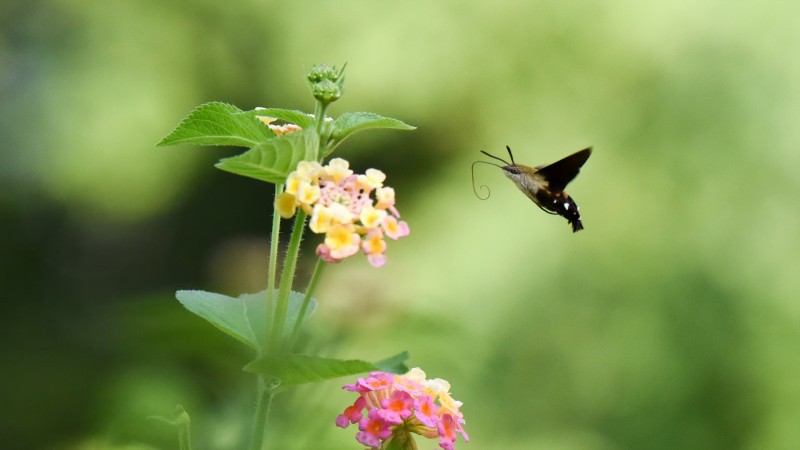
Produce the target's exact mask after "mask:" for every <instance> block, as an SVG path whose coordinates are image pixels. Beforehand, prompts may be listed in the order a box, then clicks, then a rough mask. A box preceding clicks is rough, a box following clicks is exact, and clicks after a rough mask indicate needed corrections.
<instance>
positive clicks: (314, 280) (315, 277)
mask: <svg viewBox="0 0 800 450" xmlns="http://www.w3.org/2000/svg"><path fill="white" fill-rule="evenodd" d="M326 265H327V264H326V263H325V261H323V260H322V258H319V259H317V265H316V266H314V273H313V274H312V275H311V281H309V282H308V288H307V289H306V294H305V296H303V306H301V307H300V312H299V313H298V314H297V320H296V321H295V323H294V329H293V330H292V337H291V339H290V340H289V343H290V344H294V342H295V341H296V340H297V336H298V335H299V334H300V326H301V325H302V324H303V320H304V319H305V315H306V310H307V309H308V305H309V303H311V296H312V295H314V291H315V290H316V289H317V284H318V283H319V279H320V277H321V276H322V271H323V269H324V268H325V266H326Z"/></svg>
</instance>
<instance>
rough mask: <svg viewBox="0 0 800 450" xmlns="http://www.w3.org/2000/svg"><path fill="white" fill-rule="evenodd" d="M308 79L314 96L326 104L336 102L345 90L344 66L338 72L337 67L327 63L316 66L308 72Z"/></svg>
mask: <svg viewBox="0 0 800 450" xmlns="http://www.w3.org/2000/svg"><path fill="white" fill-rule="evenodd" d="M345 66H346V64H345ZM308 81H309V83H310V85H311V93H312V94H313V95H314V98H316V99H317V100H319V101H320V102H321V103H323V104H325V105H327V104H328V103H331V102H335V101H336V100H338V99H339V97H341V96H342V92H344V67H342V70H340V71H338V72H337V71H336V67H328V66H326V65H325V64H320V65H318V66H314V67H313V68H312V69H311V71H310V72H309V73H308Z"/></svg>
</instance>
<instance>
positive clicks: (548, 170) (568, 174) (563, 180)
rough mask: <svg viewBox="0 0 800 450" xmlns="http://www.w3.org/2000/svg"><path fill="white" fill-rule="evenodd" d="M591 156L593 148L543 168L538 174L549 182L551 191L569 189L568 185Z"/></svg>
mask: <svg viewBox="0 0 800 450" xmlns="http://www.w3.org/2000/svg"><path fill="white" fill-rule="evenodd" d="M591 154H592V147H589V148H585V149H583V150H581V151H579V152H577V153H573V154H571V155H569V156H567V157H566V158H564V159H561V160H558V161H556V162H554V163H553V164H550V165H549V166H544V167H542V168H541V169H539V170H538V173H539V174H541V175H542V176H544V178H545V180H547V182H548V188H549V189H550V191H552V192H559V191H563V190H564V188H565V187H567V184H568V183H569V182H570V181H572V179H573V178H575V176H577V175H578V172H580V170H581V166H583V164H584V163H585V162H586V160H587V159H589V156H590V155H591Z"/></svg>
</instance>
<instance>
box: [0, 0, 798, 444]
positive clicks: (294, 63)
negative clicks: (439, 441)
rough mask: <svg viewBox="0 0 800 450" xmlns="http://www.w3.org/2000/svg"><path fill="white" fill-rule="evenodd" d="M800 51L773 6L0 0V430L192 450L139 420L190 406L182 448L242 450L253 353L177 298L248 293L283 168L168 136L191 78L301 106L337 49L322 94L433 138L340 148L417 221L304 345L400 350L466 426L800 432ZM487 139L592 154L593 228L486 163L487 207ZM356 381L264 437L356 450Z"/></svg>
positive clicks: (500, 432)
mask: <svg viewBox="0 0 800 450" xmlns="http://www.w3.org/2000/svg"><path fill="white" fill-rule="evenodd" d="M798 55H800V7H799V6H797V3H796V2H790V1H785V2H782V1H765V2H717V1H713V0H696V1H691V2H689V1H676V2H639V1H635V0H627V1H626V0H619V1H568V2H560V1H534V2H517V1H505V0H500V1H493V2H478V1H456V0H450V1H438V2H425V1H420V0H408V1H403V2H363V1H353V0H342V1H337V2H314V1H308V0H299V1H292V2H286V3H277V2H261V1H243V2H233V3H231V2H218V1H210V0H191V1H188V0H187V1H152V0H151V1H147V0H139V1H122V2H88V1H83V2H81V1H77V2H76V1H65V0H51V1H26V0H5V1H3V2H2V3H0V152H2V153H1V154H2V163H0V226H2V229H1V230H0V231H2V232H1V233H0V244H1V245H2V251H1V252H0V277H1V278H2V303H1V305H2V306H0V308H2V310H0V311H1V314H2V317H1V319H0V320H2V323H1V324H0V325H1V328H0V329H2V333H3V336H2V340H1V341H0V348H2V361H3V363H2V369H0V404H1V405H2V407H0V447H1V448H7V449H64V450H110V449H127V450H133V449H137V450H146V449H169V448H177V439H176V436H175V433H174V431H173V430H171V429H169V427H167V426H164V425H163V424H161V423H158V422H155V421H148V420H147V419H146V417H147V416H148V415H154V414H157V415H169V414H170V413H171V412H172V410H173V408H174V406H175V405H176V404H178V403H180V404H183V405H184V406H185V407H186V408H187V410H188V411H189V413H190V414H191V415H192V418H193V424H194V427H193V434H194V444H195V448H196V449H223V450H225V449H238V448H243V444H242V441H241V438H242V436H245V435H246V433H247V432H248V427H249V425H250V415H251V413H252V408H253V399H252V393H253V387H254V386H253V385H254V380H253V379H252V378H251V377H250V376H249V375H247V374H244V373H242V372H241V370H240V368H241V367H242V366H243V365H244V364H245V363H246V362H247V361H248V357H249V356H250V355H248V354H247V353H246V352H245V351H243V350H242V349H241V348H239V346H238V344H237V343H235V342H234V341H233V340H232V339H230V338H228V337H227V336H224V335H222V334H221V333H219V332H217V331H216V330H215V329H213V328H212V327H211V326H210V325H208V324H206V323H205V322H203V321H202V320H201V319H199V318H197V317H195V316H192V315H191V314H189V313H188V312H186V311H184V310H182V308H181V306H180V305H179V304H178V302H177V301H175V300H174V297H173V293H174V291H175V290H177V289H185V288H195V289H206V290H213V291H217V292H223V293H227V294H230V295H237V294H238V293H241V292H254V291H257V290H260V289H262V288H263V287H264V286H265V284H266V281H265V274H266V265H267V259H266V258H267V248H268V235H269V224H270V217H271V198H272V190H271V186H269V185H267V184H265V183H261V182H258V181H255V180H250V179H245V178H242V177H237V176H234V175H231V174H228V173H224V172H221V171H218V170H216V169H214V168H213V166H212V165H213V163H214V162H215V161H216V160H217V159H219V158H222V157H225V156H229V155H232V154H235V153H236V152H237V150H236V149H226V148H195V147H191V146H182V147H168V148H156V147H155V143H156V142H158V141H159V140H160V139H161V138H162V137H163V136H165V135H166V134H167V133H169V131H171V130H172V128H173V127H174V126H175V125H176V124H177V123H178V122H179V121H180V119H181V118H182V117H184V116H185V115H186V114H187V113H188V112H189V111H190V110H191V109H192V108H193V107H195V106H196V105H198V104H200V103H203V102H206V101H212V100H219V101H226V102H229V103H232V104H235V105H237V106H238V107H240V108H242V109H251V108H253V107H256V106H275V107H287V108H296V109H303V110H307V111H310V110H312V109H313V102H312V98H311V97H310V95H309V94H308V91H307V86H306V84H305V81H304V78H303V76H304V74H305V73H306V71H307V70H308V69H309V68H310V67H311V66H313V65H314V64H317V63H327V64H330V65H334V64H335V65H338V66H341V64H343V63H344V62H347V64H348V66H347V81H346V88H347V92H346V94H345V96H344V97H343V98H342V100H340V101H339V102H338V103H336V104H334V106H333V107H332V109H331V111H330V112H331V114H332V115H334V116H336V115H338V114H341V113H342V112H345V111H374V112H378V113H380V114H384V115H387V116H392V117H397V118H399V119H401V120H404V121H406V122H408V123H410V124H414V125H416V126H417V127H418V130H417V131H414V132H397V131H379V132H364V133H362V134H359V135H356V136H355V137H353V138H352V139H351V140H348V142H347V143H346V144H345V145H343V146H342V147H341V148H340V150H339V151H338V154H337V156H341V157H344V158H347V159H349V160H350V161H351V164H352V166H353V167H354V168H356V169H357V170H360V171H363V170H364V169H366V168H368V167H378V168H380V169H382V170H384V171H385V172H386V173H387V174H388V179H387V184H389V185H392V186H394V187H395V188H396V190H397V193H398V206H399V209H400V211H401V212H402V214H403V217H404V219H406V220H407V221H408V222H409V224H410V226H411V229H412V234H411V236H410V237H409V238H406V239H405V240H403V241H399V242H393V243H390V248H389V252H388V256H389V263H388V265H387V266H385V267H384V268H381V269H378V270H376V269H373V268H372V267H370V266H369V265H368V264H367V262H366V260H365V259H364V258H352V260H349V261H346V262H344V263H342V264H340V265H337V266H335V267H332V268H330V269H329V270H328V271H326V273H325V277H324V278H323V280H322V284H321V286H320V289H319V292H318V297H319V299H320V300H321V304H320V308H319V310H318V312H317V314H316V315H315V317H314V319H313V321H312V323H311V325H312V331H311V332H310V333H308V335H307V337H306V346H307V350H308V351H314V352H319V353H320V354H323V355H327V356H333V357H342V358H351V357H359V358H365V359H373V360H375V359H380V358H383V357H385V356H388V355H390V354H394V353H396V352H399V351H401V350H406V349H407V350H409V351H410V352H411V355H412V358H411V360H410V363H411V364H412V365H414V366H420V367H422V368H423V369H424V370H426V371H427V372H428V374H429V376H432V377H441V378H446V379H448V380H449V381H450V382H451V383H452V385H453V388H452V392H453V395H454V396H455V398H457V399H460V400H462V401H463V402H464V406H463V411H464V413H465V415H466V418H467V430H468V431H469V433H470V435H471V438H472V441H471V442H470V443H469V444H466V445H464V444H463V443H460V444H458V448H466V449H470V448H472V449H497V448H503V449H645V448H646V449H676V448H686V449H695V448H696V449H700V448H702V449H797V448H800V256H798V253H799V251H800V204H798V200H797V198H798V196H800V176H798V168H800V151H799V148H800V58H798ZM505 145H510V146H511V148H512V149H514V150H515V157H516V160H517V161H518V162H522V163H527V164H530V165H536V164H542V163H548V162H552V161H555V160H557V159H559V158H561V157H563V156H565V155H567V154H569V153H571V152H573V151H576V150H579V149H581V148H583V147H585V146H588V145H593V146H594V149H595V151H594V154H593V156H592V158H591V159H590V160H589V161H588V163H587V164H586V166H585V167H584V170H583V171H582V173H581V175H580V176H579V177H578V178H577V179H576V180H575V181H574V182H573V183H572V184H571V186H570V192H571V194H572V195H573V197H574V198H575V199H576V200H577V202H578V203H579V204H580V205H581V211H582V213H583V217H584V223H585V226H586V231H583V232H581V233H579V234H575V235H573V234H572V233H571V232H570V229H569V226H568V224H567V223H566V221H564V220H563V219H561V218H559V217H551V216H548V215H545V214H543V213H542V212H541V211H539V209H538V208H536V207H535V206H534V205H533V204H532V203H531V202H530V201H529V200H528V199H527V198H525V197H524V196H523V195H522V194H521V193H520V192H518V191H517V190H516V188H515V187H514V186H513V185H512V184H511V183H510V182H508V180H506V179H505V178H504V177H503V176H502V174H501V173H500V171H499V170H497V169H494V168H491V167H489V166H478V167H477V168H476V169H477V173H476V177H477V178H478V182H479V183H480V184H487V185H489V186H490V188H491V189H492V196H491V198H490V199H489V200H487V201H479V200H477V199H476V198H475V196H474V195H473V192H472V187H471V185H470V173H469V169H470V163H471V162H472V161H473V160H475V159H477V158H478V157H480V156H481V155H480V154H479V153H478V150H481V149H483V150H488V151H491V152H494V153H496V154H502V153H503V148H504V146H505ZM284 228H285V229H286V228H288V226H286V227H284ZM316 239H317V238H315V237H311V238H309V239H307V241H306V244H307V247H306V248H305V250H304V255H305V258H304V259H303V260H302V261H301V267H300V274H299V278H298V282H299V283H300V284H301V285H302V284H303V283H305V280H307V278H308V275H309V271H310V269H311V267H312V265H313V262H314V258H313V247H314V246H315V245H316V243H317V241H316ZM350 381H351V380H335V381H332V382H330V383H324V384H320V385H316V386H311V387H304V388H301V389H296V390H294V391H292V392H291V393H289V394H287V395H284V396H282V397H279V398H278V400H276V403H275V405H274V408H273V411H272V412H273V419H274V420H273V422H272V427H273V428H272V432H273V435H274V441H273V444H274V445H273V448H280V449H307V448H315V449H341V448H358V445H357V444H356V442H355V440H354V439H353V436H354V434H355V431H354V430H353V429H352V428H351V429H349V430H341V429H338V428H335V427H334V426H333V420H334V418H335V416H336V414H338V413H339V411H340V410H342V409H343V408H344V407H345V406H347V405H348V404H350V403H351V402H352V397H351V396H350V395H349V394H348V393H346V392H343V391H341V390H340V389H339V387H340V386H341V384H343V383H345V382H350ZM434 447H435V443H433V442H430V443H425V444H423V445H421V447H420V448H434Z"/></svg>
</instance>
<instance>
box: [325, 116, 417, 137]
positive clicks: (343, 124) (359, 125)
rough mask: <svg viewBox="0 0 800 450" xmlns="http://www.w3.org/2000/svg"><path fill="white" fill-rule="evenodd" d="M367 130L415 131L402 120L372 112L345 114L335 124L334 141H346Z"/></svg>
mask: <svg viewBox="0 0 800 450" xmlns="http://www.w3.org/2000/svg"><path fill="white" fill-rule="evenodd" d="M367 128H389V129H393V130H414V129H416V127H412V126H411V125H408V124H406V123H404V122H402V121H400V120H397V119H392V118H391V117H384V116H381V115H379V114H375V113H370V112H354V113H344V114H342V115H341V116H339V118H337V119H336V120H335V121H334V122H333V134H332V137H333V139H335V140H337V141H342V140H344V139H345V138H346V137H347V136H349V135H351V134H353V133H355V132H356V131H361V130H366V129H367Z"/></svg>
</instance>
